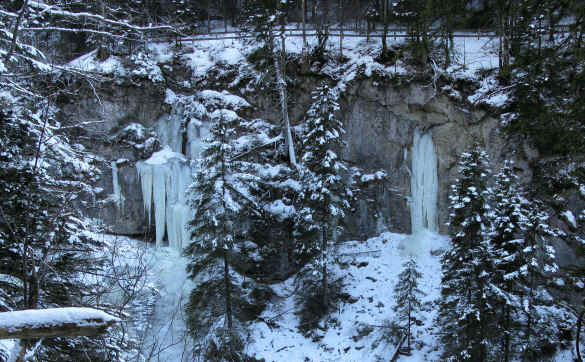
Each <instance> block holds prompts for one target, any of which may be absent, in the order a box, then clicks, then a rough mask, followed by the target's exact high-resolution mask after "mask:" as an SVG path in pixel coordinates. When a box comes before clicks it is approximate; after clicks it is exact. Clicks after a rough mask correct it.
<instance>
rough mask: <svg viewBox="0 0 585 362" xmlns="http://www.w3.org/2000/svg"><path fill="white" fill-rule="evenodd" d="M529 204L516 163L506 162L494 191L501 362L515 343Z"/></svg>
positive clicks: (495, 275) (498, 175) (494, 303)
mask: <svg viewBox="0 0 585 362" xmlns="http://www.w3.org/2000/svg"><path fill="white" fill-rule="evenodd" d="M527 205H528V200H526V199H525V198H524V192H523V191H522V189H521V188H520V186H519V185H518V177H517V176H516V174H515V173H514V169H513V163H512V162H511V161H505V163H504V166H503V167H502V169H501V170H500V172H499V173H498V174H497V175H496V177H495V187H494V223H493V229H494V231H493V234H492V237H491V242H492V245H493V258H492V263H493V265H494V274H493V275H494V281H493V284H492V286H493V289H494V291H495V293H494V298H495V300H494V301H492V303H493V305H497V306H498V307H497V308H498V309H499V310H498V317H499V323H498V324H497V325H496V326H495V328H497V329H498V333H497V335H499V337H498V339H499V341H501V355H500V359H502V360H503V361H509V360H510V358H511V353H512V351H511V349H512V346H513V345H514V344H515V343H514V337H515V333H516V326H515V325H514V315H515V311H516V310H518V309H519V308H521V299H520V298H519V295H518V294H519V292H520V289H519V285H518V284H519V282H520V277H521V274H520V273H521V271H520V267H522V264H523V262H522V261H523V258H524V255H523V250H524V248H525V240H524V238H523V233H524V231H525V229H526V224H527V221H528V220H527V215H526V207H527Z"/></svg>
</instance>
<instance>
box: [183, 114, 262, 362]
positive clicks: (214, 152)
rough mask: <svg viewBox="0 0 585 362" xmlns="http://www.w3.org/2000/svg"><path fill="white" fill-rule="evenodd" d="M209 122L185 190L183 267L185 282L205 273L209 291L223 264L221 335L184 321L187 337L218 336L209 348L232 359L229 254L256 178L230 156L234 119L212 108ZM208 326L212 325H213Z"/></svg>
mask: <svg viewBox="0 0 585 362" xmlns="http://www.w3.org/2000/svg"><path fill="white" fill-rule="evenodd" d="M212 118H213V123H212V125H211V128H210V130H209V133H210V134H209V137H208V138H207V139H206V143H207V147H206V148H205V150H204V151H203V152H202V159H201V161H200V164H199V168H198V170H197V172H196V175H195V180H194V182H193V184H192V185H191V187H190V189H189V193H190V195H191V197H192V207H193V209H194V210H195V216H194V218H193V220H192V221H191V223H190V230H191V237H192V239H193V242H192V243H191V244H190V245H189V246H188V247H187V248H186V254H187V255H189V256H190V257H191V259H192V260H191V262H190V263H189V264H188V272H189V273H190V277H191V278H193V279H195V278H196V277H197V276H198V275H200V274H201V273H204V272H205V274H206V276H207V284H205V283H204V285H203V287H204V286H207V287H212V288H213V287H214V286H213V285H212V284H209V279H211V278H212V277H213V267H215V266H216V264H217V262H218V261H219V260H221V261H223V266H222V270H223V271H222V273H221V274H222V279H223V280H222V282H223V286H222V288H223V291H222V293H223V301H224V313H223V315H224V318H223V321H224V326H223V328H224V331H223V333H221V332H222V331H221V327H218V329H219V331H209V330H204V328H205V327H207V328H208V329H211V328H213V326H210V325H207V326H205V325H202V323H201V322H200V321H198V320H195V319H194V318H190V319H189V321H188V323H189V327H190V328H191V332H192V334H193V335H196V336H201V335H203V336H205V335H208V333H209V334H210V335H211V338H213V336H214V335H215V334H216V333H217V332H219V334H221V335H222V338H219V339H218V340H216V341H214V343H215V346H213V347H215V348H220V350H223V351H224V352H225V353H227V354H228V355H229V356H230V357H229V358H236V357H235V356H236V355H237V352H238V351H237V346H236V344H237V343H238V338H237V336H236V335H235V329H234V323H233V306H232V299H233V295H232V292H233V290H234V285H233V282H232V280H231V279H232V277H231V272H230V255H231V254H232V253H233V250H234V246H235V244H237V243H238V241H239V240H240V239H238V235H240V234H242V233H243V232H244V231H243V230H242V222H241V221H242V219H243V216H244V215H243V213H244V211H245V210H250V209H256V208H257V207H256V205H255V200H254V198H253V193H254V191H253V190H254V188H255V187H256V183H257V181H258V180H257V179H256V177H255V176H252V174H251V173H248V172H246V170H247V168H248V167H249V165H248V164H247V163H246V162H245V161H241V160H234V156H236V154H235V152H234V146H233V141H234V138H235V135H236V127H237V124H238V122H239V121H240V118H239V117H238V116H237V115H236V113H235V112H233V111H228V110H217V111H215V112H214V113H213V114H212ZM217 286H218V287H219V285H217ZM200 287H202V286H200ZM200 293H201V291H200V290H198V289H197V288H196V289H195V290H194V291H193V292H192V294H191V301H190V304H191V305H193V304H194V303H195V305H196V303H197V302H198V300H197V299H198V296H199V295H200ZM189 308H190V306H188V307H187V310H188V312H189ZM191 308H192V306H191ZM211 323H212V324H216V321H212V322H211Z"/></svg>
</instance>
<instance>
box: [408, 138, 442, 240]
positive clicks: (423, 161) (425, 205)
mask: <svg viewBox="0 0 585 362" xmlns="http://www.w3.org/2000/svg"><path fill="white" fill-rule="evenodd" d="M410 186H411V191H412V200H411V206H410V217H411V224H412V233H413V234H415V233H417V232H419V231H422V230H424V229H427V230H430V231H438V229H439V228H438V221H437V195H438V190H439V185H438V177H437V155H436V153H435V148H434V146H433V137H432V134H431V132H430V131H429V132H426V133H423V134H421V132H420V130H419V129H418V128H417V129H415V131H414V139H413V143H412V174H411V179H410Z"/></svg>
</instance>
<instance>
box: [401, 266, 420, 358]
mask: <svg viewBox="0 0 585 362" xmlns="http://www.w3.org/2000/svg"><path fill="white" fill-rule="evenodd" d="M417 268H418V265H417V264H416V260H415V259H414V258H411V259H409V260H408V261H407V262H406V263H404V264H403V265H402V272H401V273H400V274H399V275H398V283H396V286H395V287H394V293H395V299H396V306H395V307H394V311H395V312H396V313H397V314H398V318H399V319H400V320H401V321H406V327H405V328H406V335H407V339H408V349H410V344H411V335H412V332H411V325H412V319H413V318H415V317H416V315H417V314H418V312H420V309H421V307H422V304H421V301H420V297H421V296H424V295H425V293H424V292H423V291H422V290H420V289H419V288H418V280H419V279H420V278H421V277H422V274H421V273H420V272H419V271H418V269H417Z"/></svg>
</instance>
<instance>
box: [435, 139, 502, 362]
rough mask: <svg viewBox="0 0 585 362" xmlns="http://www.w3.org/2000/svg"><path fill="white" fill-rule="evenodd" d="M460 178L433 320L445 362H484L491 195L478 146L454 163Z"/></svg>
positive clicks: (488, 309) (485, 158) (488, 318)
mask: <svg viewBox="0 0 585 362" xmlns="http://www.w3.org/2000/svg"><path fill="white" fill-rule="evenodd" d="M458 165H459V178H458V179H457V180H456V181H455V184H454V185H452V187H451V194H450V195H449V200H450V224H449V226H450V234H451V236H452V239H451V244H452V245H451V249H450V250H448V251H447V252H445V254H444V255H443V258H442V260H441V264H442V271H443V277H442V290H441V296H442V298H441V301H440V309H439V315H438V320H437V322H438V324H439V325H441V327H442V329H441V331H442V333H441V342H442V343H443V345H444V347H445V348H444V357H445V359H447V360H470V361H484V360H486V359H487V353H488V345H487V339H488V333H489V329H488V328H489V322H490V321H492V320H493V313H494V311H493V310H492V307H491V306H490V304H489V303H488V298H489V296H490V294H491V291H490V282H491V272H492V271H491V265H490V252H491V250H490V245H489V237H490V231H491V223H492V220H491V213H492V211H491V208H490V203H491V199H492V191H491V189H490V188H489V187H488V177H489V175H490V170H489V165H488V156H487V154H486V153H485V151H483V150H482V149H481V148H480V147H479V146H478V145H476V146H475V147H474V148H473V150H472V151H471V152H469V153H463V154H462V155H461V158H460V160H459V163H458Z"/></svg>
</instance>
